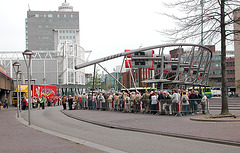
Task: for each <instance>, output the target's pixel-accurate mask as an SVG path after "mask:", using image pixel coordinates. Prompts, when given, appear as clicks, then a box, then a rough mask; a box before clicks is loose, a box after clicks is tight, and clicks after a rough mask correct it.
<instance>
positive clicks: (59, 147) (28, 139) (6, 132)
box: [0, 108, 102, 153]
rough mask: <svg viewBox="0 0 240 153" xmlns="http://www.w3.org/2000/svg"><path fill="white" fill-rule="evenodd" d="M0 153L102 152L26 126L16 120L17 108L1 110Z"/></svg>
mask: <svg viewBox="0 0 240 153" xmlns="http://www.w3.org/2000/svg"><path fill="white" fill-rule="evenodd" d="M0 124H1V125H0V133H1V134H0V153H9V152H11V153H32V152H41V153H54V152H55V153H58V152H67V153H79V152H84V153H85V152H89V153H92V152H94V153H95V152H99V153H100V152H102V151H100V150H97V149H94V148H90V147H87V146H84V145H80V144H76V143H74V142H71V141H68V140H64V139H62V138H58V137H55V136H52V135H49V134H46V133H43V132H39V131H36V130H34V129H31V128H29V127H26V126H24V125H23V124H22V123H20V122H19V121H17V120H16V108H9V109H4V110H1V111H0Z"/></svg>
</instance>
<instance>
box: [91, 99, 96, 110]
mask: <svg viewBox="0 0 240 153" xmlns="http://www.w3.org/2000/svg"><path fill="white" fill-rule="evenodd" d="M92 109H93V110H95V109H96V104H95V101H92Z"/></svg>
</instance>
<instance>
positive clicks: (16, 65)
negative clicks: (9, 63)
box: [13, 62, 21, 117]
mask: <svg viewBox="0 0 240 153" xmlns="http://www.w3.org/2000/svg"><path fill="white" fill-rule="evenodd" d="M20 66H21V64H20V63H19V62H14V63H13V69H14V71H15V73H16V81H17V117H19V93H18V71H19V67H20Z"/></svg>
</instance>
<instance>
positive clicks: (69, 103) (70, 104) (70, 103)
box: [68, 95, 73, 110]
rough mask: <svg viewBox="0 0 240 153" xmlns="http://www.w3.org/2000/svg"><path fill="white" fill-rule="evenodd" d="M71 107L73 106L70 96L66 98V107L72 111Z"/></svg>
mask: <svg viewBox="0 0 240 153" xmlns="http://www.w3.org/2000/svg"><path fill="white" fill-rule="evenodd" d="M72 105H73V98H72V96H71V95H69V96H68V107H69V110H72Z"/></svg>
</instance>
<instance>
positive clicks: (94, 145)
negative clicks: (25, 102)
mask: <svg viewBox="0 0 240 153" xmlns="http://www.w3.org/2000/svg"><path fill="white" fill-rule="evenodd" d="M16 119H17V120H18V121H19V122H21V123H22V124H23V125H25V126H27V127H30V128H32V129H35V130H38V131H41V132H44V133H48V134H51V135H53V136H57V137H60V138H63V139H67V140H69V141H73V142H75V143H79V144H82V145H85V146H88V147H91V148H95V149H98V150H101V151H105V152H109V153H112V152H114V153H126V152H124V151H121V150H117V149H114V148H110V147H106V146H103V145H100V144H96V143H93V142H90V141H86V140H83V139H79V138H75V137H72V136H68V135H65V134H62V133H58V132H54V131H51V130H48V129H44V128H41V127H38V126H35V125H33V124H31V125H29V124H28V122H27V121H25V120H24V119H23V118H22V117H21V115H20V117H19V118H18V117H17V115H16Z"/></svg>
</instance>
